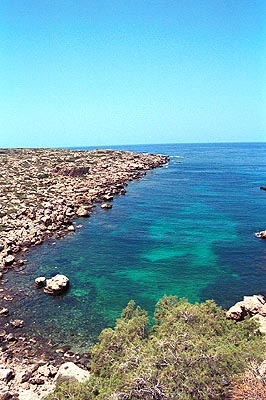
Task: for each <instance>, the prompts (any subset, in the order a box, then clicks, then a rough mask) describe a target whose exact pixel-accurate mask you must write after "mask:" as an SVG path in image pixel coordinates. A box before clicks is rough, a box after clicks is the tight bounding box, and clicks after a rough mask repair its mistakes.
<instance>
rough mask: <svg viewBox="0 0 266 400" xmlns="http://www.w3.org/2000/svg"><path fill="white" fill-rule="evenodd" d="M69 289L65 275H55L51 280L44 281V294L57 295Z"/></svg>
mask: <svg viewBox="0 0 266 400" xmlns="http://www.w3.org/2000/svg"><path fill="white" fill-rule="evenodd" d="M68 287H69V279H68V278H67V277H66V276H65V275H60V274H57V275H55V276H54V277H53V278H51V279H47V280H46V286H45V288H44V292H45V293H48V294H51V295H57V294H62V293H64V292H65V291H66V290H67V289H68Z"/></svg>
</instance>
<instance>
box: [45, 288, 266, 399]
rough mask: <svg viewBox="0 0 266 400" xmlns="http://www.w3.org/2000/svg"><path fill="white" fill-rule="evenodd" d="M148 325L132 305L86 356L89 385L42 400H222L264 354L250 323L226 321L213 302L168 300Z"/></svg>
mask: <svg viewBox="0 0 266 400" xmlns="http://www.w3.org/2000/svg"><path fill="white" fill-rule="evenodd" d="M154 319H155V324H154V326H153V328H152V329H151V330H150V331H147V326H148V315H147V313H146V311H144V310H143V309H141V308H140V307H135V303H134V302H133V301H131V302H129V304H128V306H127V307H126V308H125V309H124V310H123V312H122V315H121V318H119V319H118V320H117V323H116V326H115V328H114V329H111V328H109V329H104V330H103V331H102V333H101V334H100V336H99V340H98V343H97V344H96V345H95V346H94V347H93V349H92V361H91V365H90V368H91V378H90V379H89V381H88V382H86V383H84V384H78V385H73V384H72V386H68V385H65V386H61V387H59V388H58V389H57V391H56V393H55V394H54V395H52V396H50V397H49V399H50V400H54V399H56V400H57V399H58V400H62V399H75V400H94V399H97V400H107V399H110V400H141V399H147V400H161V399H175V400H178V399H180V400H207V399H208V400H211V399H219V400H220V399H222V398H223V396H224V394H225V393H226V390H227V385H228V383H229V382H230V380H231V379H232V378H233V377H235V376H236V375H238V374H240V373H242V372H243V371H244V369H245V368H246V367H247V366H248V364H249V362H251V361H253V360H257V361H259V360H260V359H261V357H262V356H263V354H264V342H263V340H262V337H261V336H260V334H259V333H258V330H257V324H256V323H255V321H252V320H250V319H247V320H245V321H243V322H241V323H237V324H236V323H235V322H234V321H231V320H227V319H226V317H225V313H224V311H223V310H222V309H221V308H220V307H218V306H217V305H216V304H215V303H214V302H213V301H210V300H208V301H206V302H205V303H201V304H194V305H193V304H190V303H189V302H188V301H187V300H184V299H181V300H178V299H177V298H176V297H174V296H170V297H166V296H165V297H164V298H163V299H162V300H160V301H159V303H158V304H157V305H156V310H155V314H154Z"/></svg>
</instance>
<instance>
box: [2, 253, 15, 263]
mask: <svg viewBox="0 0 266 400" xmlns="http://www.w3.org/2000/svg"><path fill="white" fill-rule="evenodd" d="M14 261H15V257H14V256H12V255H9V256H7V257H6V258H5V259H4V263H5V265H11V264H13V262H14Z"/></svg>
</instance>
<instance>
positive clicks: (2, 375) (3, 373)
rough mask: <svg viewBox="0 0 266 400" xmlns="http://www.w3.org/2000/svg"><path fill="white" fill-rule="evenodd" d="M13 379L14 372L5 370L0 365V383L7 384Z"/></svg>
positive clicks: (3, 366) (8, 369)
mask: <svg viewBox="0 0 266 400" xmlns="http://www.w3.org/2000/svg"><path fill="white" fill-rule="evenodd" d="M13 377H14V371H13V370H12V369H10V368H6V367H5V365H0V381H4V382H9V381H10V379H12V378H13Z"/></svg>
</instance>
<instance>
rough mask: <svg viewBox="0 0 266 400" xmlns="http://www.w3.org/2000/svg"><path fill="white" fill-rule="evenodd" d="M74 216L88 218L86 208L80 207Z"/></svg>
mask: <svg viewBox="0 0 266 400" xmlns="http://www.w3.org/2000/svg"><path fill="white" fill-rule="evenodd" d="M76 214H77V216H78V217H88V216H89V211H88V208H87V207H84V206H80V207H79V208H78V209H77V211H76Z"/></svg>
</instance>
